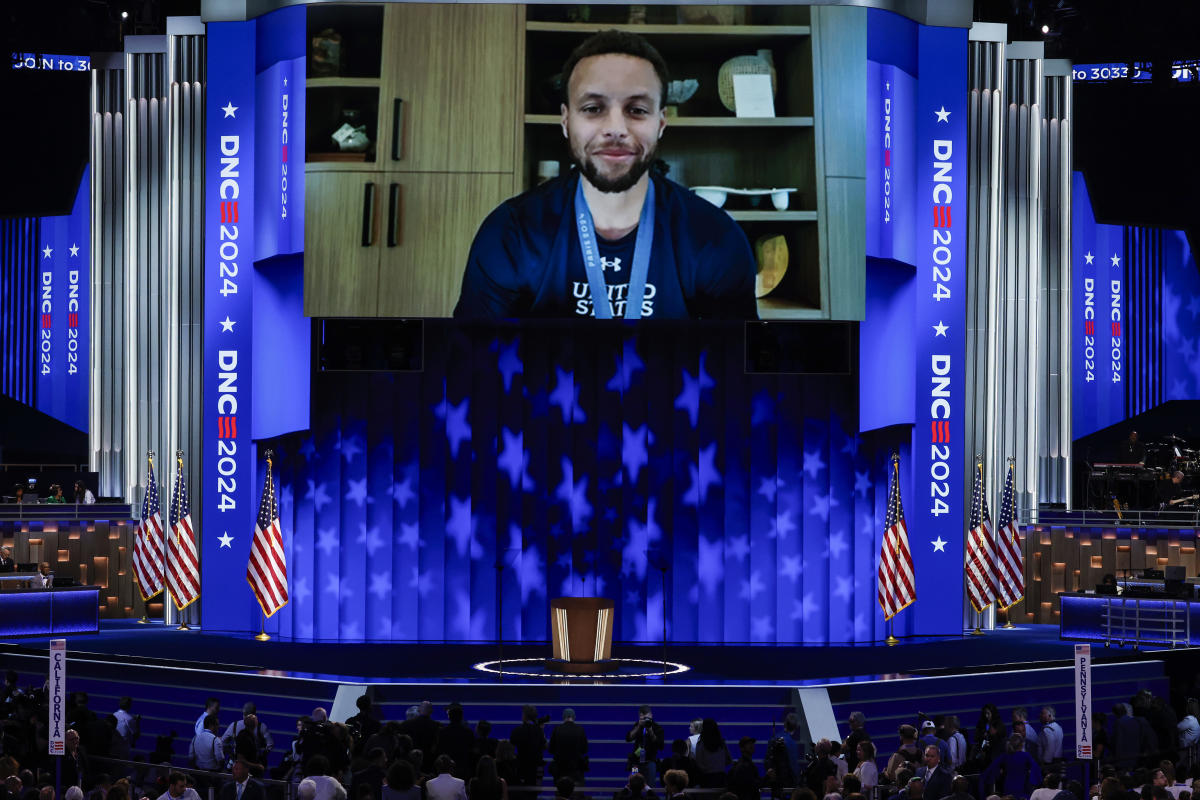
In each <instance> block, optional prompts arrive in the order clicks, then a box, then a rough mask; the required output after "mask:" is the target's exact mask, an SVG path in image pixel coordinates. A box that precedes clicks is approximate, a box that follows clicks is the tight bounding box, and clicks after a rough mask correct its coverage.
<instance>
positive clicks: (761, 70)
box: [717, 50, 779, 111]
mask: <svg viewBox="0 0 1200 800" xmlns="http://www.w3.org/2000/svg"><path fill="white" fill-rule="evenodd" d="M734 75H770V76H771V93H772V94H774V93H775V91H776V90H777V89H778V88H779V87H778V82H777V81H776V78H775V60H774V58H772V56H771V51H770V50H759V51H758V55H756V56H735V57H733V58H731V59H729V60H728V61H726V62H725V63H724V64H722V65H721V69H720V71H719V72H717V96H718V97H720V98H721V105H723V106H725V108H727V109H729V110H730V111H735V110H736V109H737V106H735V105H734V102H733V76H734Z"/></svg>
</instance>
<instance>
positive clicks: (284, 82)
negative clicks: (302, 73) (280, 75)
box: [283, 78, 287, 86]
mask: <svg viewBox="0 0 1200 800" xmlns="http://www.w3.org/2000/svg"><path fill="white" fill-rule="evenodd" d="M283 85H284V86H287V78H284V79H283Z"/></svg>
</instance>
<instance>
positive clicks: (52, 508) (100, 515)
mask: <svg viewBox="0 0 1200 800" xmlns="http://www.w3.org/2000/svg"><path fill="white" fill-rule="evenodd" d="M133 518H134V515H133V506H131V505H130V504H129V503H123V502H115V503H20V504H18V503H0V521H9V522H20V521H22V520H27V519H40V520H47V519H48V520H84V519H86V520H92V519H102V520H123V519H133Z"/></svg>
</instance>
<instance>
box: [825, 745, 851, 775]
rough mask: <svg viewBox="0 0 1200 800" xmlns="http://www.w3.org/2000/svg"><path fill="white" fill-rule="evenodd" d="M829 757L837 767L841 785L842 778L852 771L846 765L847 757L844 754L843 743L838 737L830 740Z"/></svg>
mask: <svg viewBox="0 0 1200 800" xmlns="http://www.w3.org/2000/svg"><path fill="white" fill-rule="evenodd" d="M829 758H830V759H831V760H832V761H833V765H834V766H835V767H837V779H838V784H839V785H841V782H842V779H843V778H845V777H846V775H847V774H848V773H849V772H850V769H849V767H847V766H846V759H845V758H844V757H843V754H842V743H841V742H839V741H838V740H837V739H831V740H830V741H829Z"/></svg>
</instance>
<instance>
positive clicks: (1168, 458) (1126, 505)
mask: <svg viewBox="0 0 1200 800" xmlns="http://www.w3.org/2000/svg"><path fill="white" fill-rule="evenodd" d="M1176 472H1182V473H1183V484H1182V486H1183V488H1184V489H1186V491H1184V492H1182V494H1180V493H1179V492H1177V491H1176V492H1175V494H1177V495H1179V496H1177V497H1175V498H1174V499H1170V500H1168V501H1165V502H1164V501H1162V498H1163V497H1164V495H1168V496H1169V495H1170V494H1171V492H1172V491H1173V489H1174V487H1172V486H1170V485H1169V484H1170V481H1171V476H1172V475H1174V474H1175V473H1176ZM1198 479H1200V449H1198V448H1196V447H1193V446H1192V445H1191V443H1190V442H1189V441H1188V440H1187V439H1185V438H1183V437H1182V436H1177V435H1176V434H1173V433H1171V434H1167V435H1165V436H1162V437H1160V438H1158V439H1155V440H1151V441H1147V442H1146V444H1145V460H1144V462H1143V463H1142V464H1125V463H1095V464H1092V465H1091V471H1090V473H1089V480H1088V494H1089V503H1090V505H1091V506H1092V507H1093V508H1108V507H1109V506H1110V504H1111V505H1113V506H1115V507H1116V509H1117V511H1118V513H1119V512H1120V511H1121V510H1123V509H1124V510H1129V509H1147V508H1159V507H1160V506H1163V507H1165V508H1166V509H1167V510H1171V511H1175V512H1192V513H1194V512H1195V511H1196V509H1197V505H1196V500H1197V498H1195V497H1191V496H1190V495H1194V494H1196V493H1197V492H1196V489H1195V487H1196V485H1197V483H1198Z"/></svg>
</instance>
